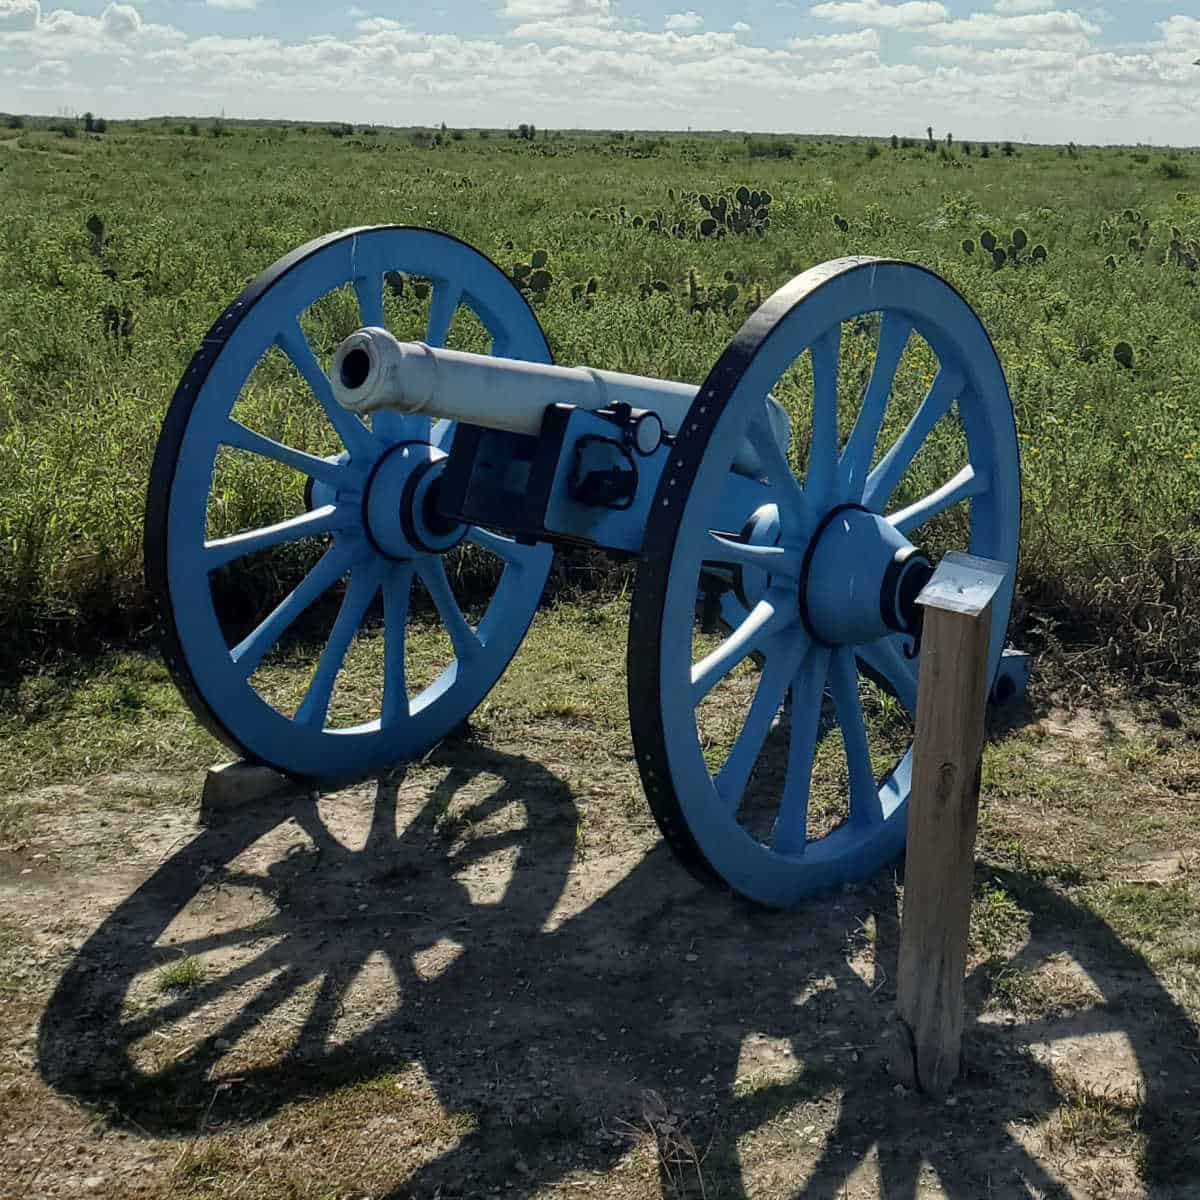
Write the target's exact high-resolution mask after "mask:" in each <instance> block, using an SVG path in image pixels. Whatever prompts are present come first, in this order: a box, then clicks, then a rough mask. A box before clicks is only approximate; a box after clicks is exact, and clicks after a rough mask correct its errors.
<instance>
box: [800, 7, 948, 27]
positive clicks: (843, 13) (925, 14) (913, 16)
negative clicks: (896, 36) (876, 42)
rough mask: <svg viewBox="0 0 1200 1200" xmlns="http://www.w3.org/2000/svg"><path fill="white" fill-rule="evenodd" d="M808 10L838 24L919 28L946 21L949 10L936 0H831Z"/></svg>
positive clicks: (816, 15)
mask: <svg viewBox="0 0 1200 1200" xmlns="http://www.w3.org/2000/svg"><path fill="white" fill-rule="evenodd" d="M808 11H809V13H810V14H811V15H812V16H814V17H817V18H818V19H820V20H822V21H833V22H835V23H837V24H841V25H881V26H883V27H884V28H887V29H922V28H924V27H926V26H928V25H936V24H937V23H938V22H939V21H948V20H949V19H950V12H949V10H948V9H947V8H946V6H945V5H944V4H941V3H939V2H938V0H906V3H903V4H884V3H882V2H881V0H832V2H831V3H827V4H814V5H813V6H812V8H810V9H809V10H808Z"/></svg>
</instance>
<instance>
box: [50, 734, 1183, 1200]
mask: <svg viewBox="0 0 1200 1200" xmlns="http://www.w3.org/2000/svg"><path fill="white" fill-rule="evenodd" d="M438 764H440V765H441V766H443V767H444V768H445V773H444V775H443V776H442V778H441V779H440V782H438V783H437V784H436V785H435V786H433V787H423V788H421V789H419V790H417V791H416V792H414V791H413V789H412V788H410V787H408V786H407V785H406V782H405V780H404V779H403V778H402V777H401V778H397V779H395V780H392V781H390V782H386V783H381V784H379V785H378V786H377V787H372V788H363V789H358V790H356V791H352V792H349V793H343V794H340V795H338V796H334V797H329V798H325V799H323V800H320V801H317V800H315V799H313V798H308V799H303V800H298V801H295V802H293V803H291V804H289V805H287V806H281V805H279V804H269V805H261V806H257V807H254V808H252V809H249V810H246V811H244V812H241V813H238V814H236V815H233V816H230V818H229V819H228V820H226V821H224V822H222V823H219V824H215V825H213V826H211V827H209V828H206V829H203V830H201V831H200V832H199V833H198V834H197V835H196V837H195V838H194V839H193V840H192V841H191V842H190V843H189V844H188V845H187V846H185V847H184V848H183V849H182V850H180V851H179V852H178V853H175V854H174V855H173V856H172V857H171V858H170V859H168V860H167V861H166V862H165V863H163V864H162V865H161V866H160V867H159V869H158V870H157V871H155V872H154V874H153V875H152V876H151V877H150V878H149V879H147V881H146V882H145V883H144V884H143V885H142V886H141V887H140V888H139V889H138V890H137V891H136V892H135V893H134V894H133V895H131V896H130V897H129V898H128V899H127V900H125V901H124V902H123V903H122V904H120V905H119V907H117V908H116V909H115V910H114V911H113V912H112V914H111V915H110V916H109V917H108V919H107V920H106V921H105V922H104V923H103V924H102V925H101V926H100V927H99V929H97V930H96V932H95V933H94V934H93V935H92V937H91V938H90V939H89V940H88V941H87V943H86V944H85V945H84V946H83V948H82V949H81V950H80V952H79V953H78V955H77V956H76V958H75V959H74V960H73V962H72V963H71V965H70V967H69V968H68V970H67V971H66V973H65V974H64V976H63V978H62V980H61V981H60V983H59V985H58V987H57V989H56V991H55V993H54V995H53V997H52V999H51V1001H50V1003H49V1005H48V1007H47V1009H46V1011H45V1013H44V1016H43V1019H42V1022H41V1027H40V1038H39V1066H40V1070H41V1073H42V1075H43V1077H44V1078H45V1079H46V1081H47V1082H48V1083H50V1084H51V1085H52V1086H53V1087H54V1088H56V1089H58V1090H59V1091H60V1092H62V1093H64V1094H66V1095H68V1096H70V1097H73V1098H74V1099H76V1100H78V1101H80V1102H83V1103H85V1104H88V1105H96V1106H101V1107H102V1108H104V1109H105V1110H107V1111H108V1112H109V1113H110V1114H111V1115H112V1118H113V1120H114V1121H116V1122H118V1123H123V1124H124V1125H125V1126H126V1127H127V1128H128V1129H130V1130H133V1131H136V1132H139V1133H141V1134H143V1135H146V1136H153V1137H162V1136H167V1137H180V1138H190V1137H193V1136H195V1135H196V1134H197V1133H198V1132H211V1133H214V1134H220V1133H221V1132H224V1131H236V1130H240V1129H244V1128H246V1127H247V1126H252V1125H254V1124H255V1123H260V1122H263V1121H265V1120H267V1119H268V1118H271V1117H273V1116H275V1115H276V1114H279V1113H280V1111H281V1110H282V1109H284V1108H285V1107H286V1106H288V1105H291V1104H293V1103H295V1102H298V1101H304V1102H310V1101H314V1100H318V1101H319V1100H321V1099H322V1098H328V1097H332V1096H334V1095H335V1094H338V1093H339V1092H341V1091H342V1090H343V1089H346V1088H353V1087H355V1086H358V1085H362V1084H364V1083H370V1082H371V1081H375V1080H379V1079H381V1078H385V1077H388V1076H390V1075H391V1074H392V1073H394V1072H396V1071H398V1070H401V1069H404V1068H407V1067H410V1066H411V1065H412V1064H419V1066H420V1067H421V1069H422V1070H423V1071H424V1073H425V1075H426V1076H427V1077H428V1080H429V1083H430V1085H431V1087H432V1089H433V1091H434V1092H435V1093H436V1097H437V1100H438V1101H439V1102H440V1105H441V1107H442V1108H443V1109H444V1110H445V1111H446V1112H451V1113H454V1112H468V1113H470V1114H471V1120H470V1122H469V1123H468V1124H469V1129H468V1131H467V1132H465V1133H463V1134H462V1135H461V1136H459V1137H457V1139H456V1140H454V1144H453V1145H452V1146H451V1148H450V1149H448V1150H446V1151H444V1152H443V1153H440V1154H438V1155H437V1156H436V1157H435V1158H433V1159H432V1161H428V1162H425V1163H423V1164H422V1165H420V1166H419V1167H418V1168H417V1169H416V1170H415V1171H414V1172H413V1173H411V1174H410V1175H409V1177H408V1178H407V1180H406V1182H405V1183H404V1184H403V1185H402V1186H400V1187H399V1188H398V1190H396V1191H395V1192H394V1193H393V1195H394V1197H396V1198H397V1200H398V1198H399V1197H409V1196H411V1197H418V1196H422V1197H423V1196H435V1195H440V1196H442V1197H450V1196H456V1195H464V1196H466V1195H476V1194H481V1193H486V1192H489V1191H491V1190H493V1189H494V1188H496V1187H500V1186H502V1187H504V1188H505V1189H506V1192H507V1194H508V1195H511V1196H526V1195H532V1194H534V1193H536V1192H537V1191H539V1190H540V1189H542V1188H545V1187H547V1186H551V1185H554V1184H555V1183H557V1182H560V1181H562V1180H564V1179H565V1178H566V1177H568V1176H569V1175H571V1174H572V1173H577V1172H579V1171H593V1172H609V1171H613V1170H615V1169H617V1168H618V1167H619V1166H620V1165H621V1164H622V1163H623V1162H624V1161H625V1160H627V1158H628V1157H629V1156H630V1155H631V1154H632V1153H634V1152H635V1150H636V1148H638V1147H641V1149H642V1151H643V1152H646V1151H647V1150H648V1149H650V1148H652V1149H653V1151H654V1152H655V1161H656V1162H657V1170H658V1179H659V1184H660V1186H661V1190H662V1192H663V1194H664V1195H679V1194H684V1195H693V1194H694V1195H703V1196H705V1197H716V1196H746V1195H748V1194H751V1190H752V1184H751V1182H750V1180H751V1179H753V1180H754V1181H755V1182H754V1184H753V1191H754V1192H755V1194H760V1193H761V1192H762V1191H763V1190H772V1194H775V1193H776V1192H777V1193H778V1194H789V1193H790V1194H794V1195H796V1196H806V1197H807V1196H812V1197H817V1196H833V1195H841V1194H843V1190H842V1189H843V1188H844V1187H845V1186H846V1185H847V1182H848V1181H850V1182H852V1183H853V1182H854V1181H856V1180H857V1181H860V1182H862V1183H863V1184H864V1186H867V1185H869V1186H870V1187H871V1188H872V1189H873V1190H869V1191H867V1192H865V1193H864V1194H872V1195H874V1194H878V1195H882V1196H886V1197H889V1200H890V1198H892V1197H903V1198H908V1197H915V1196H916V1195H917V1194H918V1192H919V1191H920V1187H921V1184H922V1180H923V1179H924V1178H925V1175H924V1174H923V1172H924V1171H926V1170H927V1169H928V1168H929V1167H931V1168H932V1169H933V1170H934V1171H935V1172H936V1174H937V1176H938V1177H939V1179H940V1183H941V1187H942V1189H943V1190H944V1192H945V1194H947V1195H950V1196H954V1197H964V1198H966V1197H970V1198H972V1200H973V1198H975V1197H979V1196H983V1195H988V1196H996V1197H1003V1196H1027V1195H1039V1196H1043V1195H1044V1196H1054V1195H1066V1194H1067V1193H1066V1191H1065V1190H1064V1189H1063V1188H1061V1187H1060V1185H1059V1184H1058V1183H1057V1182H1056V1180H1055V1178H1054V1177H1053V1175H1052V1174H1051V1173H1050V1171H1048V1170H1047V1169H1046V1168H1045V1167H1043V1166H1042V1165H1039V1162H1038V1161H1037V1160H1036V1159H1035V1157H1033V1156H1032V1155H1031V1153H1030V1152H1029V1151H1027V1150H1026V1149H1025V1148H1024V1147H1023V1146H1022V1145H1021V1144H1020V1142H1019V1141H1018V1140H1016V1138H1015V1137H1014V1135H1013V1132H1012V1131H1013V1129H1014V1128H1016V1127H1020V1126H1029V1125H1031V1124H1034V1123H1036V1122H1038V1121H1040V1120H1042V1119H1043V1118H1045V1117H1047V1116H1048V1115H1049V1114H1051V1113H1053V1112H1054V1111H1055V1110H1056V1109H1057V1108H1058V1107H1059V1106H1061V1105H1062V1104H1063V1102H1064V1089H1063V1084H1062V1080H1061V1079H1060V1078H1059V1077H1058V1076H1057V1075H1056V1073H1055V1071H1054V1070H1053V1069H1051V1068H1050V1067H1048V1066H1046V1065H1044V1063H1043V1062H1042V1061H1040V1060H1039V1059H1038V1058H1036V1057H1035V1056H1034V1055H1033V1054H1031V1053H1030V1052H1029V1048H1030V1047H1031V1046H1032V1045H1035V1044H1039V1043H1042V1042H1048V1041H1051V1040H1053V1039H1056V1038H1064V1037H1065V1038H1075V1039H1080V1038H1083V1039H1086V1038H1087V1037H1089V1036H1092V1035H1097V1036H1103V1035H1106V1034H1115V1033H1120V1034H1121V1035H1122V1036H1124V1037H1126V1038H1127V1039H1128V1043H1129V1045H1130V1046H1131V1047H1132V1052H1133V1054H1134V1056H1135V1057H1136V1061H1137V1064H1138V1066H1139V1068H1140V1070H1141V1074H1142V1076H1143V1079H1144V1085H1143V1086H1144V1089H1145V1090H1144V1093H1143V1095H1142V1097H1141V1100H1140V1105H1139V1110H1138V1123H1139V1125H1140V1131H1139V1132H1140V1137H1141V1139H1142V1146H1141V1151H1140V1154H1141V1161H1142V1162H1143V1163H1144V1164H1145V1165H1144V1167H1143V1174H1144V1175H1145V1176H1146V1177H1147V1178H1149V1179H1151V1180H1155V1179H1156V1180H1159V1181H1161V1183H1162V1185H1163V1187H1164V1188H1168V1189H1169V1187H1170V1184H1171V1182H1172V1181H1175V1180H1180V1179H1187V1178H1188V1177H1192V1178H1194V1172H1195V1170H1196V1164H1195V1163H1194V1162H1193V1161H1192V1157H1193V1155H1194V1154H1195V1149H1194V1147H1195V1144H1196V1141H1197V1139H1196V1136H1195V1135H1196V1133H1197V1132H1200V1122H1198V1121H1197V1118H1196V1117H1195V1116H1194V1115H1193V1114H1195V1113H1196V1101H1195V1097H1197V1096H1200V1068H1198V1067H1197V1065H1196V1064H1197V1062H1200V1057H1198V1055H1200V1049H1198V1043H1197V1037H1196V1032H1195V1030H1194V1028H1193V1027H1192V1025H1191V1024H1190V1022H1189V1021H1188V1019H1187V1018H1186V1016H1185V1014H1184V1013H1183V1012H1182V1011H1181V1010H1180V1009H1179V1008H1178V1006H1176V1005H1175V1003H1174V1002H1173V1001H1172V1000H1171V998H1170V997H1169V995H1168V994H1167V993H1166V991H1165V990H1164V989H1163V988H1162V987H1161V985H1160V984H1159V983H1158V981H1157V980H1156V979H1155V978H1154V976H1153V974H1152V972H1151V971H1150V969H1149V967H1148V965H1147V964H1146V962H1145V961H1144V959H1142V958H1141V957H1140V956H1139V955H1137V954H1136V953H1134V952H1132V951H1131V950H1129V949H1128V948H1127V947H1125V946H1124V945H1123V944H1122V943H1121V942H1120V941H1119V940H1118V939H1117V938H1116V936H1115V935H1114V934H1113V933H1112V932H1111V931H1110V930H1109V929H1108V928H1107V927H1106V926H1105V925H1104V924H1103V923H1102V922H1100V921H1099V920H1097V919H1096V918H1094V917H1092V916H1090V915H1088V914H1086V913H1084V912H1083V911H1081V910H1080V909H1078V908H1077V907H1075V906H1074V905H1072V904H1070V903H1068V902H1066V901H1065V900H1063V899H1061V898H1060V897H1058V896H1057V895H1056V894H1055V893H1053V892H1052V891H1051V890H1050V889H1048V888H1046V887H1045V886H1044V885H1042V884H1040V883H1038V882H1037V881H1035V880H1033V879H1031V878H1028V877H1025V876H1020V875H1015V874H1007V875H1006V874H1004V873H1000V872H994V874H997V875H998V876H999V877H1001V879H1002V882H1003V883H1004V886H1005V887H1006V888H1007V889H1009V890H1010V892H1011V893H1012V894H1014V895H1016V896H1018V897H1019V898H1020V899H1021V901H1022V903H1023V905H1024V906H1025V907H1026V908H1027V909H1028V910H1029V911H1030V912H1032V913H1033V932H1032V937H1031V939H1030V943H1029V947H1027V949H1026V951H1024V952H1023V954H1024V956H1025V959H1026V960H1029V959H1032V958H1036V957H1039V956H1041V957H1045V956H1047V955H1052V954H1053V953H1055V952H1057V951H1063V950H1071V952H1072V954H1073V956H1074V957H1075V958H1076V959H1077V960H1078V961H1079V962H1080V963H1081V965H1082V966H1083V969H1084V970H1085V972H1086V973H1087V974H1088V976H1089V977H1090V978H1091V980H1092V982H1093V983H1094V984H1095V988H1096V990H1097V992H1098V993H1099V997H1100V998H1099V999H1095V1000H1093V1001H1092V1002H1089V1003H1087V1004H1085V1005H1083V1006H1081V1007H1079V1008H1077V1009H1076V1010H1075V1011H1072V1012H1070V1013H1065V1014H1051V1015H1049V1016H1046V1017H1045V1018H1043V1019H1039V1020H1033V1021H1030V1022H1026V1023H1017V1024H1003V1023H986V1022H983V1023H977V1024H975V1025H974V1026H973V1027H972V1029H971V1032H970V1033H969V1035H968V1041H967V1062H968V1064H969V1067H968V1070H967V1073H966V1075H965V1077H964V1079H963V1081H962V1082H961V1084H960V1086H959V1088H958V1089H957V1091H956V1093H955V1104H954V1105H953V1106H947V1105H937V1104H933V1103H931V1102H927V1101H924V1100H922V1099H920V1098H919V1097H913V1096H907V1095H898V1094H897V1093H896V1091H895V1090H894V1088H893V1086H892V1083H891V1081H890V1080H889V1078H888V1076H887V1073H886V1068H885V1058H886V1035H887V1032H888V1029H889V1024H890V1019H891V1010H892V1006H893V1003H894V992H893V991H892V988H891V983H890V981H891V980H892V979H894V976H895V970H894V963H895V959H896V948H897V940H898V920H897V913H896V892H895V887H894V879H893V878H892V877H891V876H889V877H888V878H886V879H881V880H879V881H877V882H876V883H874V884H872V885H869V886H866V887H862V888H857V889H853V890H846V891H844V892H842V893H839V894H838V895H835V896H829V897H825V898H823V899H818V900H814V901H812V902H810V903H808V904H806V905H805V906H803V907H802V908H800V909H798V910H796V911H794V912H791V913H772V912H767V911H763V910H758V909H753V908H751V907H749V906H747V905H745V904H743V903H741V902H739V901H737V900H736V899H734V898H732V897H730V896H729V895H726V894H723V893H720V892H718V891H716V890H713V889H709V888H705V887H702V886H701V885H699V884H697V883H695V882H693V881H692V880H691V879H690V878H689V877H688V876H687V875H686V874H685V873H684V872H683V870H682V869H681V868H680V867H679V866H678V865H677V864H676V863H675V862H674V861H673V859H671V858H670V856H669V855H668V854H667V853H666V852H665V851H664V850H663V849H662V848H661V847H658V848H656V849H652V850H651V851H650V852H649V853H646V851H645V846H644V845H642V846H639V847H638V848H637V849H636V850H634V851H633V852H630V853H615V854H612V855H608V856H604V857H601V858H590V859H588V858H585V859H584V861H582V862H581V861H579V860H578V855H577V846H578V839H577V831H578V823H579V819H580V814H579V810H578V807H577V803H576V800H575V798H574V797H573V796H572V794H571V792H570V790H569V789H568V787H567V786H566V785H565V784H564V783H563V782H562V781H561V780H559V779H558V778H557V777H556V776H555V775H554V774H553V773H551V772H550V771H548V770H546V769H545V768H544V767H541V766H539V765H537V764H535V763H533V762H531V761H530V760H529V759H526V758H523V757H520V756H513V755H505V754H500V753H498V752H496V751H494V750H491V749H488V748H486V747H482V746H479V745H472V744H459V745H454V746H449V747H443V749H442V750H441V751H439V753H438V756H437V757H436V759H435V765H438ZM464 797H465V799H464ZM448 847H449V848H448ZM183 955H187V956H191V957H192V958H193V959H195V960H197V961H201V962H203V963H204V964H205V971H204V975H203V978H202V979H201V980H199V981H197V982H195V983H194V985H193V986H191V987H190V989H189V990H186V991H182V992H180V993H178V994H172V993H164V992H161V991H156V990H155V989H154V987H153V985H152V982H151V981H152V980H153V979H155V978H156V977H157V976H158V974H159V973H161V971H162V968H163V964H164V962H169V961H171V957H172V956H183ZM1019 966H1021V964H1020V963H1017V964H1010V965H1009V969H1015V968H1016V967H1019ZM1003 969H1004V967H1003V965H1001V966H998V965H997V964H991V965H990V966H989V968H987V969H981V970H980V971H977V972H976V975H975V976H974V977H973V978H972V979H971V980H970V983H969V989H968V990H969V995H970V1003H971V1005H972V1007H973V1009H974V1011H975V1013H979V1011H980V1010H982V1009H984V1008H985V1007H986V1005H987V1002H988V997H989V994H990V991H991V988H992V987H993V986H994V983H995V980H996V979H997V978H1000V977H1001V976H1002V974H1003ZM372 979H374V980H375V983H374V984H373V983H372V982H371V981H372ZM381 981H382V982H381ZM368 1103H369V1101H368ZM368 1113H369V1108H368ZM1189 1123H1190V1125H1191V1126H1198V1128H1191V1129H1190V1133H1189V1129H1188V1128H1185V1126H1189ZM381 1136H386V1134H384V1135H381ZM772 1181H774V1182H773V1183H772ZM346 1182H347V1183H354V1182H355V1181H354V1180H347V1181H346ZM1160 1194H1163V1195H1169V1194H1172V1193H1171V1192H1170V1191H1169V1190H1167V1191H1163V1192H1161V1193H1160ZM1179 1194H1183V1193H1182V1192H1180V1193H1179Z"/></svg>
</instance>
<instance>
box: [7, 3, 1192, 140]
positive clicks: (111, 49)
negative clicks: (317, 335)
mask: <svg viewBox="0 0 1200 1200" xmlns="http://www.w3.org/2000/svg"><path fill="white" fill-rule="evenodd" d="M1196 60H1200V0H1123V2H1120V3H1117V2H1116V0H1112V2H1111V6H1110V7H1099V6H1096V5H1093V4H1071V3H1061V2H1056V0H815V2H814V0H743V2H741V3H732V2H731V0H713V2H711V3H710V2H705V0H685V2H684V3H682V4H664V3H658V2H651V0H482V2H479V3H463V2H461V0H430V2H429V3H427V4H424V5H414V4H411V3H409V4H396V3H370V2H369V0H359V2H358V3H354V4H345V3H340V2H338V0H335V2H333V3H329V2H325V3H318V2H315V0H137V2H128V3H113V2H111V0H66V2H63V3H60V2H58V0H0V109H3V110H5V111H22V112H63V111H68V112H82V111H84V110H85V109H90V110H92V111H94V112H96V113H102V114H104V115H107V116H114V117H122V116H141V115H149V114H155V113H175V114H189V115H200V116H208V115H215V114H218V113H220V112H222V111H224V112H226V113H227V114H228V115H230V116H247V117H278V118H291V119H296V120H306V121H317V120H344V121H353V122H360V123H361V122H378V123H383V124H394V125H414V124H433V123H436V122H441V121H445V122H446V123H447V124H449V125H490V126H504V125H512V124H515V123H517V122H519V121H533V122H534V123H535V124H537V125H539V126H542V127H551V128H554V127H568V126H583V127H593V128H610V127H614V128H670V129H685V128H688V127H693V128H699V129H724V128H728V129H753V130H764V131H765V130H776V131H794V132H801V133H819V132H826V133H846V134H874V135H887V134H890V133H892V132H896V133H900V134H920V133H923V131H924V129H925V127H926V126H927V125H929V124H932V125H933V126H934V127H935V128H936V129H937V130H938V131H939V132H942V131H946V130H950V131H952V132H953V133H954V134H955V136H956V137H958V138H968V139H981V138H988V139H993V140H995V139H1000V138H1013V139H1022V140H1037V141H1067V140H1072V139H1073V140H1075V141H1080V142H1138V141H1144V142H1156V143H1173V144H1197V143H1200V66H1197V65H1195V63H1196Z"/></svg>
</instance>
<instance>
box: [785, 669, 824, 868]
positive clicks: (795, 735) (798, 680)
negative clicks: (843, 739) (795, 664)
mask: <svg viewBox="0 0 1200 1200" xmlns="http://www.w3.org/2000/svg"><path fill="white" fill-rule="evenodd" d="M828 675H829V648H828V647H827V646H813V647H812V648H811V649H810V650H809V652H808V657H807V658H805V660H804V662H803V663H802V665H801V667H800V670H799V671H797V672H796V675H795V678H794V679H793V680H792V730H791V735H790V739H789V742H788V761H787V773H786V774H785V775H784V779H783V798H782V800H781V801H780V805H779V817H778V819H777V820H776V822H775V836H774V838H773V840H772V843H771V844H772V847H773V848H774V849H775V851H776V852H777V853H779V854H802V853H803V852H804V846H805V843H806V842H807V841H808V797H809V793H810V792H811V790H812V769H813V759H814V758H815V757H816V753H817V731H818V729H819V728H820V723H821V697H822V696H823V695H824V694H825V680H826V678H827V677H828Z"/></svg>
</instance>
